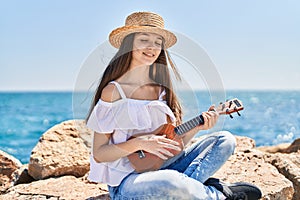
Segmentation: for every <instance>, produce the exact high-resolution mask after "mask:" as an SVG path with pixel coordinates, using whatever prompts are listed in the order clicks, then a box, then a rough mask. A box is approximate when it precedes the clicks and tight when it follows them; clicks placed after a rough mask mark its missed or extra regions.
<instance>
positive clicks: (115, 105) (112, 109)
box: [87, 81, 175, 186]
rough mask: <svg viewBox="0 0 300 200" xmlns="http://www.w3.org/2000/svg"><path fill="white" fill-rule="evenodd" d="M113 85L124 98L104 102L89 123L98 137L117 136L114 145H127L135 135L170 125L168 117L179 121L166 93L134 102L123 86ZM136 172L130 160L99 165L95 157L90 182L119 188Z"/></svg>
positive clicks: (92, 114) (112, 140)
mask: <svg viewBox="0 0 300 200" xmlns="http://www.w3.org/2000/svg"><path fill="white" fill-rule="evenodd" d="M111 83H113V84H115V86H116V87H117V88H118V91H119V93H120V95H121V97H122V98H121V99H120V100H118V101H115V102H105V101H102V100H101V99H100V100H99V101H98V103H97V104H96V106H95V107H94V109H93V111H92V113H91V115H90V118H89V120H88V121H87V126H88V127H89V128H90V129H92V130H94V131H95V132H96V133H95V134H97V133H99V134H104V133H105V134H107V133H113V134H112V136H111V137H110V141H109V143H110V144H118V143H122V142H125V141H127V140H128V138H130V137H131V136H133V135H135V134H139V133H147V132H152V131H154V130H155V129H157V128H158V127H160V126H161V125H163V124H166V123H167V115H168V116H169V117H170V119H171V121H175V116H174V114H173V112H172V111H171V109H170V108H169V107H168V106H167V104H166V102H165V101H164V100H163V99H162V97H163V96H164V95H165V91H163V92H162V93H161V94H160V96H159V99H158V100H137V99H130V98H127V97H126V96H125V93H124V91H123V90H122V88H121V86H120V85H119V83H117V82H115V81H112V82H111ZM133 171H134V169H133V168H132V166H131V164H130V162H129V160H128V158H127V157H123V158H120V159H118V160H116V161H113V162H105V163H104V162H102V163H97V162H96V161H95V160H94V158H93V155H92V154H91V157H90V173H89V176H88V179H89V180H90V181H93V182H101V183H106V184H108V185H110V186H118V185H119V184H120V183H121V181H122V180H123V178H125V177H126V176H127V175H128V174H130V173H132V172H133Z"/></svg>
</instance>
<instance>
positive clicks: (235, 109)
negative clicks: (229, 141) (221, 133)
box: [234, 106, 241, 116]
mask: <svg viewBox="0 0 300 200" xmlns="http://www.w3.org/2000/svg"><path fill="white" fill-rule="evenodd" d="M234 111H235V112H236V113H237V114H238V116H241V114H240V113H239V111H238V109H237V108H236V106H235V107H234Z"/></svg>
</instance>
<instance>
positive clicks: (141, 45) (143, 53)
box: [131, 33, 163, 66]
mask: <svg viewBox="0 0 300 200" xmlns="http://www.w3.org/2000/svg"><path fill="white" fill-rule="evenodd" d="M162 42H163V38H162V36H160V35H158V34H155V33H136V34H135V36H134V40H133V50H132V61H131V64H132V65H133V66H145V65H151V64H153V63H154V61H155V60H156V59H157V58H158V56H159V54H160V52H161V49H162Z"/></svg>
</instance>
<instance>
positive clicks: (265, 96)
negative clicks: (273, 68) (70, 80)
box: [0, 90, 300, 164]
mask: <svg viewBox="0 0 300 200" xmlns="http://www.w3.org/2000/svg"><path fill="white" fill-rule="evenodd" d="M225 97H226V99H224V102H225V101H226V100H230V99H232V98H238V99H239V100H240V101H241V102H242V105H243V108H244V109H243V110H242V111H240V112H239V113H240V115H241V116H239V115H238V114H237V113H234V114H232V116H233V118H230V117H229V116H225V115H224V116H220V119H219V122H218V124H217V125H216V126H215V128H214V129H212V130H208V131H202V132H199V133H198V134H197V136H200V135H202V134H209V133H210V132H213V131H218V130H228V131H230V132H232V133H233V134H235V135H239V136H247V137H251V138H253V139H254V140H255V142H256V145H257V146H266V145H276V144H279V143H289V142H292V141H293V140H295V139H296V138H299V137H300V91H284V90H278V91H276V90H268V91H260V90H229V91H226V94H225ZM179 99H180V101H181V102H182V104H183V112H184V118H183V119H184V121H185V120H189V119H190V118H192V117H195V116H197V115H198V114H201V112H203V111H206V110H207V109H208V107H209V106H210V105H211V104H215V105H216V106H218V105H219V103H220V102H219V101H221V100H220V99H218V98H215V97H213V95H212V94H211V93H210V92H207V91H193V92H192V93H185V92H183V93H181V95H179ZM91 100H92V94H91V93H83V92H0V149H1V150H2V151H5V152H7V153H9V154H11V155H13V156H14V157H16V158H17V159H19V160H20V161H21V162H22V163H24V164H25V163H28V162H29V158H30V154H31V150H32V149H33V148H34V147H35V145H36V144H37V143H38V141H39V138H40V137H41V135H42V134H43V133H45V132H46V131H47V130H48V129H49V128H51V127H52V126H54V125H56V124H59V123H61V122H63V121H65V120H70V119H84V118H85V117H86V115H87V112H88V110H89V106H90V103H91ZM213 101H217V102H213Z"/></svg>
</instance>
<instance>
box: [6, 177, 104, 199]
mask: <svg viewBox="0 0 300 200" xmlns="http://www.w3.org/2000/svg"><path fill="white" fill-rule="evenodd" d="M0 199H3V200H4V199H5V200H10V199H11V200H13V199H18V200H25V199H26V200H27V199H59V200H62V199H66V200H67V199H68V200H71V199H89V200H92V199H97V200H98V199H99V200H100V199H103V200H104V199H109V196H108V190H107V186H106V185H103V184H94V183H89V182H88V181H87V180H86V179H84V178H76V177H74V176H63V177H58V178H49V179H46V180H39V181H35V182H32V183H29V184H20V185H17V186H15V187H12V188H10V189H9V191H8V193H6V194H4V195H2V196H0Z"/></svg>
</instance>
